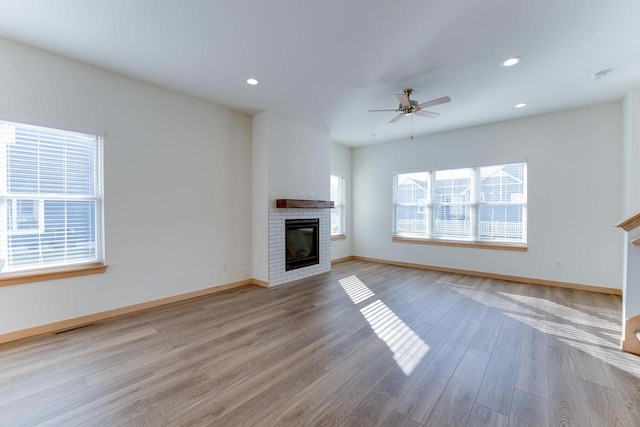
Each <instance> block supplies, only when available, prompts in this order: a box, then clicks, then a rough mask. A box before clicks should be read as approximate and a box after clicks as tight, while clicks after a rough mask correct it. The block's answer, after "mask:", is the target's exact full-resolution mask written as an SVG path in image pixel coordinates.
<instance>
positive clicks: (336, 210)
mask: <svg viewBox="0 0 640 427" xmlns="http://www.w3.org/2000/svg"><path fill="white" fill-rule="evenodd" d="M330 181H331V192H330V197H331V200H332V201H333V206H334V207H333V209H332V210H331V235H332V236H339V235H342V234H344V233H345V230H344V223H345V207H344V199H345V195H344V177H342V176H338V175H331V177H330Z"/></svg>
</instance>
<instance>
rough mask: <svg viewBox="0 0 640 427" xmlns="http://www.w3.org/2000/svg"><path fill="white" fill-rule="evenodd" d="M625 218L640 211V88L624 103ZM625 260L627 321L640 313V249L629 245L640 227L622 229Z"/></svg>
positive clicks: (624, 305)
mask: <svg viewBox="0 0 640 427" xmlns="http://www.w3.org/2000/svg"><path fill="white" fill-rule="evenodd" d="M623 112H624V119H623V126H624V138H623V155H622V162H623V168H622V172H623V176H622V178H623V187H622V188H623V215H622V216H621V218H620V219H623V218H626V217H628V216H631V215H634V214H636V213H637V212H640V88H638V89H635V90H633V91H631V92H629V93H628V94H627V96H626V97H625V99H624V101H623ZM620 234H621V236H622V237H621V246H622V250H623V253H624V261H623V271H624V277H623V295H624V298H623V304H622V312H623V313H622V314H623V318H624V319H630V318H632V317H634V316H637V315H639V314H640V247H639V246H634V245H631V244H630V243H629V242H630V241H631V240H633V239H635V238H637V237H640V227H639V228H636V229H634V230H631V231H630V232H628V233H626V232H624V231H622V230H620Z"/></svg>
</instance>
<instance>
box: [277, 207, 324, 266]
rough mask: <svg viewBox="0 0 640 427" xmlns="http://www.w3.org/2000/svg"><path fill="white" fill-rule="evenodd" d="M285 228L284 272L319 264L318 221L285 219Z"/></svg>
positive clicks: (316, 219)
mask: <svg viewBox="0 0 640 427" xmlns="http://www.w3.org/2000/svg"><path fill="white" fill-rule="evenodd" d="M284 226H285V248H286V252H285V257H286V271H289V270H295V269H296V268H302V267H307V266H309V265H314V264H320V252H319V250H318V240H319V229H320V220H319V219H318V218H313V219H287V220H285V223H284Z"/></svg>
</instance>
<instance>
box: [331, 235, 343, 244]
mask: <svg viewBox="0 0 640 427" xmlns="http://www.w3.org/2000/svg"><path fill="white" fill-rule="evenodd" d="M346 238H347V236H345V235H344V234H334V235H333V236H331V241H332V242H335V241H336V240H345V239H346Z"/></svg>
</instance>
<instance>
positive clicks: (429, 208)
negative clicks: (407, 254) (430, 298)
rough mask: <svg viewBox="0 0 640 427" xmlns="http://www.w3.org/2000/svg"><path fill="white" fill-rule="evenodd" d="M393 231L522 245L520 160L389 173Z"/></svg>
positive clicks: (522, 166) (523, 206)
mask: <svg viewBox="0 0 640 427" xmlns="http://www.w3.org/2000/svg"><path fill="white" fill-rule="evenodd" d="M394 188H395V191H394V235H395V236H398V237H413V238H424V239H434V240H458V241H470V242H496V243H514V244H525V243H526V241H527V232H526V210H527V187H526V163H513V164H507V165H497V166H482V167H475V168H461V169H446V170H432V171H422V172H411V173H401V174H397V175H395V176H394Z"/></svg>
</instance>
